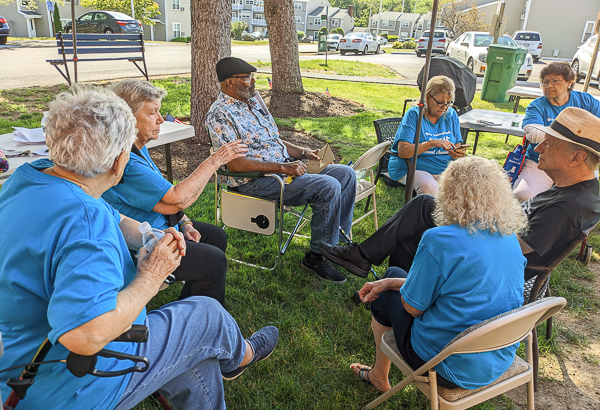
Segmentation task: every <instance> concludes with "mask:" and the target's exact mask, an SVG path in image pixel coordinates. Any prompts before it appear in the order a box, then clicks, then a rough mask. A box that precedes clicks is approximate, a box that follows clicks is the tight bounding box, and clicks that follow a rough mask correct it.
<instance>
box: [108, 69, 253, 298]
mask: <svg viewBox="0 0 600 410" xmlns="http://www.w3.org/2000/svg"><path fill="white" fill-rule="evenodd" d="M112 89H113V91H114V92H115V93H116V94H117V95H118V96H119V97H121V98H122V99H123V100H125V102H126V103H127V104H128V105H129V107H131V110H132V111H133V115H134V116H135V119H136V120H137V125H136V127H137V129H138V134H137V138H136V140H135V141H134V143H133V146H132V148H131V158H130V159H129V162H128V163H127V165H126V166H125V172H124V174H123V180H122V181H121V183H120V184H118V185H116V186H114V187H113V188H111V189H109V190H108V191H107V192H106V193H104V195H103V196H102V197H103V198H104V199H105V200H106V201H107V202H108V203H109V204H111V205H112V206H114V207H115V208H116V209H117V210H118V211H119V212H121V213H122V214H124V215H127V216H128V217H130V218H133V219H135V220H137V221H140V222H144V221H147V222H149V223H150V225H152V227H153V228H156V229H166V228H167V227H169V226H171V227H174V228H175V229H177V230H179V231H181V232H182V233H183V234H184V237H185V239H186V241H187V249H188V250H187V255H186V257H185V258H183V259H182V261H181V265H180V266H179V268H177V270H176V271H175V272H174V275H175V277H176V278H177V280H180V281H185V285H184V287H183V290H182V292H181V295H180V299H183V298H185V297H188V296H192V295H195V296H210V297H212V298H215V299H216V300H218V301H219V303H221V305H224V304H225V274H226V272H227V258H226V257H225V250H226V249H227V235H226V234H225V231H224V230H223V229H220V228H219V227H217V226H215V225H212V224H208V223H204V222H198V221H192V220H190V218H188V217H187V216H186V215H185V214H184V210H185V209H186V208H187V207H189V206H190V205H192V204H193V203H194V202H195V201H196V200H197V199H198V197H199V196H200V194H201V193H202V190H203V189H204V187H205V186H206V183H207V182H208V181H209V179H210V178H211V177H212V176H213V175H214V173H215V171H216V170H217V169H218V168H219V167H220V166H221V165H225V164H227V163H228V162H229V161H231V160H233V159H236V158H242V157H244V156H245V155H246V152H247V151H248V150H247V148H246V145H244V144H242V143H241V141H239V140H238V141H233V142H231V143H229V144H225V145H223V146H222V147H221V148H220V149H219V150H218V151H217V152H215V153H214V154H212V155H211V156H210V157H208V158H207V159H206V160H205V161H204V162H202V163H201V164H200V165H199V166H198V167H197V168H196V169H195V170H194V172H192V173H191V174H190V175H189V176H188V177H187V178H185V179H184V180H183V181H181V182H179V183H178V184H177V185H173V184H171V183H170V182H169V181H167V180H166V179H165V178H164V177H163V176H162V174H161V173H160V170H159V169H158V167H157V166H156V164H155V163H154V162H153V161H152V158H150V153H149V152H148V148H146V144H147V143H149V142H150V141H152V140H155V139H157V138H158V134H159V133H160V125H161V124H162V123H163V122H164V120H163V117H162V116H161V114H160V107H161V100H162V98H163V97H164V96H165V95H166V92H165V91H164V90H162V89H160V88H157V87H155V86H154V85H152V84H150V83H149V82H147V81H140V80H133V79H131V80H125V81H122V82H120V83H118V84H116V85H115V86H114V87H113V88H112Z"/></svg>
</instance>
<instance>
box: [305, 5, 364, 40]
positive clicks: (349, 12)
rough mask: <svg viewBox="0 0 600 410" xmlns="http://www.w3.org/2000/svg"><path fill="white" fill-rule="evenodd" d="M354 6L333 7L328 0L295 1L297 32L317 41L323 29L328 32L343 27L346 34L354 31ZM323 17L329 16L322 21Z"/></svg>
mask: <svg viewBox="0 0 600 410" xmlns="http://www.w3.org/2000/svg"><path fill="white" fill-rule="evenodd" d="M353 8H354V7H353V6H348V9H341V8H339V7H332V6H331V4H330V3H329V1H327V0H294V18H295V20H296V31H303V32H304V33H305V34H306V35H307V36H309V37H311V38H313V39H316V38H317V34H318V33H319V30H320V29H321V27H327V30H328V31H331V30H333V29H336V28H338V27H341V28H342V30H344V34H346V33H348V32H350V31H352V30H354V16H353ZM322 16H327V19H326V20H322Z"/></svg>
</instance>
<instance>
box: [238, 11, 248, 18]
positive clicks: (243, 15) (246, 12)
mask: <svg viewBox="0 0 600 410" xmlns="http://www.w3.org/2000/svg"><path fill="white" fill-rule="evenodd" d="M240 17H241V18H243V19H249V18H250V12H249V11H242V12H241V13H240Z"/></svg>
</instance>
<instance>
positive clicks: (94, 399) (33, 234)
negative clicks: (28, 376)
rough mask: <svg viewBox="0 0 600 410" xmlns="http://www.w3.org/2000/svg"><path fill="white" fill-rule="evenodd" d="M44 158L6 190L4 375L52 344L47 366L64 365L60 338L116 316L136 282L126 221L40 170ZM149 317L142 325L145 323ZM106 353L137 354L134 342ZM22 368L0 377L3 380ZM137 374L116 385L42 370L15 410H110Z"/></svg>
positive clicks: (0, 216)
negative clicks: (110, 314) (122, 227)
mask: <svg viewBox="0 0 600 410" xmlns="http://www.w3.org/2000/svg"><path fill="white" fill-rule="evenodd" d="M52 165H53V164H52V162H51V161H49V160H46V159H43V160H38V161H35V162H33V163H31V164H25V165H23V166H21V167H19V168H18V169H17V170H16V171H15V173H14V174H13V175H12V176H11V177H10V178H9V179H8V181H7V182H6V183H5V184H4V186H3V187H2V190H1V191H0V203H1V204H2V206H0V226H2V231H3V232H5V233H8V234H5V235H3V237H2V238H3V241H2V244H1V245H0V301H2V303H1V304H0V332H2V338H3V340H4V350H5V352H4V356H3V357H2V358H0V369H4V368H7V367H11V366H14V365H18V364H23V363H28V362H29V361H31V359H32V358H33V356H34V354H35V352H36V350H37V349H38V347H39V346H40V344H41V343H42V341H43V340H44V339H45V338H46V337H48V339H49V340H50V342H51V343H52V344H53V347H52V348H51V349H50V352H49V353H48V355H47V356H46V360H55V359H65V358H66V357H67V355H68V353H69V352H68V350H67V349H66V348H65V347H63V346H62V345H61V344H60V343H59V342H58V338H59V337H60V336H61V335H63V334H64V333H66V332H68V331H70V330H73V329H75V328H77V327H79V326H81V325H83V324H84V323H86V322H89V321H90V320H92V319H94V318H96V317H98V316H100V315H102V314H104V313H107V312H110V311H111V310H114V309H115V308H116V306H117V295H118V293H119V291H120V290H121V289H123V288H124V287H126V286H127V285H128V284H129V283H130V282H131V281H132V280H133V278H134V276H135V267H134V265H133V261H132V259H131V256H130V254H129V251H128V249H127V245H126V243H125V239H124V238H123V235H122V233H121V231H120V229H119V221H120V215H119V213H118V212H117V211H115V210H114V209H113V208H112V207H111V206H110V205H108V204H107V203H106V202H105V201H104V200H103V199H95V198H93V197H91V196H89V195H88V194H86V193H85V192H84V191H83V190H82V189H81V188H80V187H79V186H77V185H76V184H74V183H72V182H69V181H66V180H64V179H61V178H57V177H54V176H51V175H47V174H44V173H42V172H40V171H41V170H42V169H44V168H48V167H51V166H52ZM145 317H146V312H145V310H143V311H142V312H141V313H140V315H139V316H138V318H137V319H136V321H135V323H137V324H143V323H144V319H145ZM106 348H107V349H110V350H116V351H119V352H123V353H128V354H137V351H138V344H137V343H109V344H108V345H107V346H106ZM130 364H131V363H129V362H125V363H122V362H118V361H116V360H115V359H106V358H101V357H99V358H98V364H97V365H96V368H98V369H100V370H109V371H110V370H117V369H121V368H125V367H129V365H130ZM21 370H22V369H17V370H13V371H10V372H6V373H0V388H1V389H2V397H3V398H7V397H8V395H9V393H10V388H9V387H8V386H6V380H7V379H8V378H10V377H17V378H18V377H19V375H20V373H21ZM130 378H131V375H125V376H120V377H111V378H98V377H93V376H89V375H88V376H84V377H83V378H77V377H75V376H73V375H72V374H71V373H70V372H69V371H68V370H67V367H66V365H65V364H63V363H53V364H45V365H42V366H41V367H40V372H39V374H38V376H37V377H36V379H35V384H34V385H33V386H32V387H31V388H30V389H29V391H28V393H27V397H26V398H25V399H24V400H23V401H21V402H20V403H19V406H18V408H19V409H22V410H26V409H112V408H114V406H115V405H116V404H117V402H118V401H119V400H120V398H121V396H122V394H123V392H124V390H125V388H126V386H127V383H128V382H129V379H130Z"/></svg>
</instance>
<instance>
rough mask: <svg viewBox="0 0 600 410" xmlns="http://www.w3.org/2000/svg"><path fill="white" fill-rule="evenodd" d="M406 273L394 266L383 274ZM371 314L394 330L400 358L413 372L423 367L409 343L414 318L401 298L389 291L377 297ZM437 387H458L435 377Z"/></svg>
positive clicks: (405, 274)
mask: <svg viewBox="0 0 600 410" xmlns="http://www.w3.org/2000/svg"><path fill="white" fill-rule="evenodd" d="M406 276H407V273H406V271H404V270H403V269H400V268H397V267H395V266H393V267H391V268H389V269H388V270H387V271H386V272H385V276H384V277H385V278H406ZM371 314H372V315H373V318H374V319H375V320H376V321H377V323H379V324H381V325H382V326H385V327H391V328H392V329H393V330H394V338H395V339H396V345H397V346H398V350H400V354H401V355H402V358H404V360H405V361H406V363H408V365H409V366H410V367H412V368H413V370H416V369H418V368H419V367H421V366H423V365H424V364H425V363H426V362H425V361H424V360H423V359H421V358H420V357H419V356H418V355H417V354H416V353H415V351H414V350H413V348H412V343H411V340H410V338H411V329H412V325H413V322H414V320H415V318H414V317H413V316H412V315H411V314H410V313H408V312H407V311H406V310H404V306H403V305H402V296H401V295H400V292H398V291H396V290H389V291H387V292H383V293H381V294H380V295H379V297H378V298H377V299H375V300H374V301H373V302H371ZM437 382H438V385H440V386H442V387H445V388H447V389H456V388H457V387H458V386H457V385H456V384H454V383H452V382H451V381H448V380H446V379H444V378H443V377H442V376H440V375H439V374H438V375H437Z"/></svg>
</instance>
